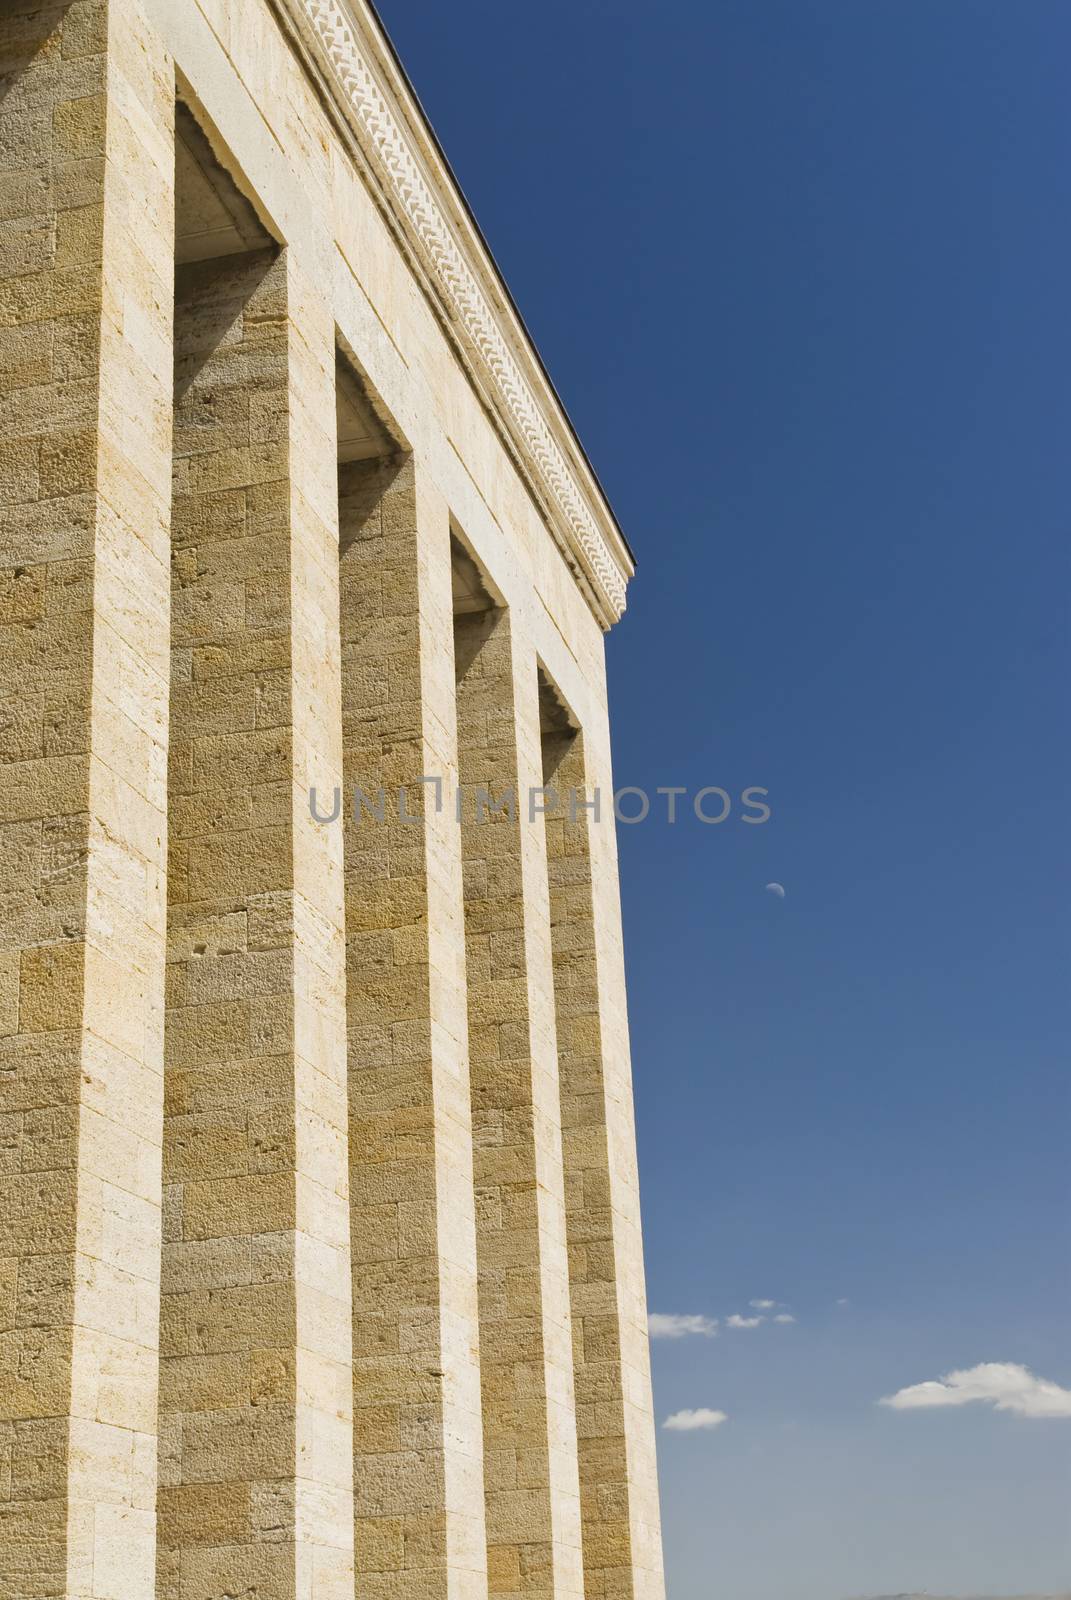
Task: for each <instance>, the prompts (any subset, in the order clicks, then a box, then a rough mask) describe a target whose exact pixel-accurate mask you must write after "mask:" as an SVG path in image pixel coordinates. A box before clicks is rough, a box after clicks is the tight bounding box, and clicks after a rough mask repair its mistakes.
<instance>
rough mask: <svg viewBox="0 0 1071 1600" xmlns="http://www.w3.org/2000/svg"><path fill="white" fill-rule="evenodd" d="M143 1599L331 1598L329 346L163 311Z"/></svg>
mask: <svg viewBox="0 0 1071 1600" xmlns="http://www.w3.org/2000/svg"><path fill="white" fill-rule="evenodd" d="M176 352H177V363H176V411H175V500H174V513H173V521H174V562H173V583H174V588H173V619H174V620H173V633H172V695H171V722H172V740H171V759H170V765H169V786H170V803H171V841H172V842H171V852H170V863H169V873H168V889H169V909H168V1013H167V1048H166V1091H167V1103H166V1109H167V1117H166V1125H165V1140H164V1181H165V1205H166V1224H165V1245H164V1265H163V1279H164V1281H163V1289H164V1293H163V1299H162V1330H161V1402H160V1404H161V1450H160V1477H161V1488H160V1564H159V1580H158V1583H159V1589H158V1592H159V1595H160V1596H161V1597H164V1596H166V1597H169V1600H170V1597H174V1600H202V1597H205V1596H217V1595H233V1594H240V1595H245V1594H247V1593H248V1594H253V1593H255V1594H257V1595H259V1596H262V1597H263V1600H289V1597H290V1596H300V1597H301V1600H310V1597H314V1600H348V1597H349V1596H350V1594H351V1593H352V1582H353V1579H352V1540H353V1507H352V1466H351V1449H352V1414H351V1386H350V1300H349V1237H348V1235H349V1198H348V1172H347V1166H348V1163H347V1157H346V1092H345V995H344V981H345V972H344V946H343V933H342V915H343V897H342V839H341V830H340V829H339V828H322V827H318V826H317V825H316V824H315V823H314V822H313V820H312V817H311V815H310V811H309V786H310V784H311V783H318V784H320V785H321V786H323V785H327V786H328V787H329V788H330V787H331V786H333V785H334V784H338V783H341V720H340V689H339V644H338V557H337V498H336V494H335V486H334V462H335V446H334V430H333V423H334V332H333V327H332V325H331V322H330V319H329V318H328V316H327V314H326V312H325V310H324V309H323V308H322V307H320V306H319V303H318V301H317V299H316V297H315V295H314V293H313V291H312V290H311V289H310V288H309V286H308V284H307V282H306V279H305V276H304V274H303V272H302V271H301V268H300V265H299V263H298V262H297V261H296V260H295V258H294V256H293V253H292V252H286V253H284V254H283V255H279V254H277V253H276V252H275V251H273V250H267V251H262V252H257V253H254V254H248V255H236V256H231V257H225V258H222V259H220V260H216V261H210V262H204V263H200V264H198V265H196V266H190V267H184V268H183V269H181V271H180V273H179V276H178V286H177V293H176Z"/></svg>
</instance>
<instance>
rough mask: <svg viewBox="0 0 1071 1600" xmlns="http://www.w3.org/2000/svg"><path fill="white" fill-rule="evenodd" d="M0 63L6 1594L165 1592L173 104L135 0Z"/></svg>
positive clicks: (8, 44) (21, 44)
mask: <svg viewBox="0 0 1071 1600" xmlns="http://www.w3.org/2000/svg"><path fill="white" fill-rule="evenodd" d="M15 11H18V12H19V13H20V14H18V15H14V14H13V13H14V12H15ZM0 70H2V71H3V73H4V74H5V76H6V77H7V79H8V81H7V82H6V83H5V85H4V91H5V92H4V95H3V99H2V102H0V167H2V179H0V193H2V204H3V213H2V214H3V217H4V249H3V255H2V258H0V367H2V371H3V381H2V393H0V439H2V443H0V569H2V570H0V694H2V696H3V715H2V716H0V725H2V728H3V733H2V735H0V738H2V745H0V860H2V866H0V897H2V898H0V923H2V926H0V941H2V952H0V1036H2V1038H0V1130H2V1131H0V1148H2V1165H0V1173H2V1174H3V1175H2V1177H0V1593H3V1594H5V1595H12V1596H14V1595H18V1596H20V1597H23V1596H26V1597H29V1596H37V1597H41V1600H44V1597H53V1596H60V1595H64V1596H68V1597H76V1596H77V1597H83V1596H84V1597H90V1596H94V1597H95V1596H100V1597H105V1596H114V1595H117V1594H120V1593H122V1594H123V1596H124V1597H127V1596H129V1597H130V1600H151V1596H152V1589H153V1570H154V1519H153V1504H154V1495H155V1458H156V1399H157V1393H156V1390H157V1385H156V1347H157V1303H158V1293H159V1272H160V1144H161V1127H162V1110H163V1099H162V1091H163V1079H162V1065H163V1063H162V1048H163V968H164V935H165V927H164V895H163V871H162V868H163V860H164V848H165V806H166V741H167V629H168V603H169V586H168V569H167V560H168V515H169V496H168V492H167V485H168V480H169V476H170V452H171V427H170V369H171V339H170V313H171V263H172V251H173V208H172V174H173V168H174V159H173V154H172V131H171V130H172V104H173V88H172V86H171V82H170V68H169V63H168V62H167V60H166V59H165V58H164V56H163V53H162V52H161V50H160V49H159V47H158V45H157V44H156V42H155V40H154V39H153V37H152V35H151V33H150V31H149V29H148V27H147V26H146V24H145V22H144V19H143V17H142V15H141V10H140V7H139V5H137V4H136V3H135V0H111V3H110V4H107V5H105V4H104V3H93V0H87V3H82V4H78V5H70V6H65V5H58V4H52V5H41V6H38V7H25V6H24V7H17V8H16V7H5V8H4V16H3V18H2V19H0Z"/></svg>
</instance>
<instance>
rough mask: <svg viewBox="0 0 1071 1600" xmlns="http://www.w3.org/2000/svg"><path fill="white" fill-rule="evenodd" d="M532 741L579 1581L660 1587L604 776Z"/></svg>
mask: <svg viewBox="0 0 1071 1600" xmlns="http://www.w3.org/2000/svg"><path fill="white" fill-rule="evenodd" d="M543 755H544V773H545V781H546V783H547V784H548V785H549V786H553V788H554V790H555V791H556V795H557V806H556V808H555V809H554V810H553V811H552V813H551V814H549V815H548V817H547V823H546V831H547V858H548V871H549V877H550V904H551V933H552V944H553V953H554V995H555V1009H556V1013H557V1032H558V1066H559V1073H560V1078H561V1103H562V1127H563V1139H564V1150H565V1197H566V1220H567V1225H568V1234H569V1272H570V1288H571V1299H572V1314H573V1351H574V1366H575V1375H576V1408H577V1431H578V1433H579V1440H580V1495H581V1508H582V1518H583V1530H584V1584H585V1589H584V1593H585V1595H586V1597H587V1600H662V1597H663V1596H664V1594H665V1583H664V1579H663V1576H662V1550H661V1536H660V1532H659V1512H658V1476H657V1467H656V1462H655V1441H654V1431H653V1424H652V1410H651V1376H650V1362H649V1354H648V1340H647V1308H646V1293H645V1289H644V1275H643V1249H642V1242H641V1237H640V1215H639V1187H638V1179H637V1171H636V1136H635V1129H634V1126H633V1120H632V1084H631V1078H630V1072H629V1055H628V1032H627V1024H626V1018H625V1010H624V976H623V968H622V964H621V939H620V910H619V898H618V885H617V869H616V850H615V843H614V825H613V811H612V785H611V783H610V779H609V767H608V764H607V766H606V779H605V782H603V783H602V784H591V783H590V782H589V781H588V775H587V773H586V771H585V758H584V737H583V735H582V734H581V733H579V732H575V731H566V732H551V733H548V734H546V735H545V736H544V742H543ZM596 788H598V789H599V798H598V801H597V802H595V800H594V790H595V789H596ZM549 798H550V797H549V796H548V800H549ZM593 803H597V804H598V807H599V810H598V815H597V816H596V813H595V812H594V811H592V810H591V809H590V806H591V805H592V804H593Z"/></svg>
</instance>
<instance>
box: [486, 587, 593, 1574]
mask: <svg viewBox="0 0 1071 1600" xmlns="http://www.w3.org/2000/svg"><path fill="white" fill-rule="evenodd" d="M455 653H456V658H457V659H456V670H457V683H458V690H457V709H458V749H459V764H460V780H461V783H460V791H459V794H460V800H461V806H462V824H461V838H462V850H463V860H464V874H465V959H466V975H467V983H468V1008H469V1055H470V1063H471V1067H470V1070H471V1076H472V1105H473V1140H474V1144H475V1180H476V1234H477V1254H478V1259H479V1299H480V1365H481V1382H482V1389H483V1426H484V1453H485V1461H486V1480H485V1499H486V1504H487V1542H488V1561H489V1569H490V1581H491V1588H492V1590H493V1592H494V1593H496V1594H501V1595H509V1596H519V1595H522V1594H523V1595H532V1596H536V1595H539V1596H548V1597H549V1596H564V1595H580V1594H582V1593H583V1578H582V1567H581V1557H580V1504H579V1492H580V1491H579V1480H578V1474H577V1436H576V1427H575V1409H574V1401H573V1373H572V1344H571V1339H572V1335H571V1326H570V1315H569V1283H568V1261H567V1254H566V1234H565V1204H564V1179H563V1170H562V1138H561V1115H560V1107H559V1091H558V1063H557V1055H556V1047H555V1033H554V1012H553V998H552V977H551V964H550V940H549V933H550V926H549V915H548V904H547V872H546V857H545V849H544V841H543V830H542V824H541V819H538V818H537V821H536V823H535V824H533V823H531V822H529V820H528V813H527V803H526V798H525V797H526V796H527V794H528V792H529V789H530V788H531V787H532V786H533V785H536V784H538V783H539V782H540V779H541V767H540V765H539V760H540V751H539V716H538V702H537V695H536V679H535V660H534V658H533V657H531V656H530V655H529V654H528V652H527V651H526V650H525V648H524V646H523V644H521V643H520V642H518V641H515V638H514V633H513V629H512V626H511V618H510V615H509V613H508V612H507V611H505V610H503V609H500V608H495V609H493V610H488V611H484V612H476V613H472V614H463V615H461V616H459V617H458V619H457V622H456V626H455ZM518 669H520V670H518ZM526 691H527V692H526ZM510 795H512V813H513V814H512V815H511V814H510V802H509V800H508V799H507V797H508V796H510ZM518 802H519V803H518ZM500 806H501V809H500Z"/></svg>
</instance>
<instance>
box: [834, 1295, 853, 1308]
mask: <svg viewBox="0 0 1071 1600" xmlns="http://www.w3.org/2000/svg"><path fill="white" fill-rule="evenodd" d="M837 1304H838V1305H839V1306H850V1305H851V1301H850V1300H849V1299H848V1296H847V1295H843V1296H842V1297H841V1299H839V1300H838V1301H837Z"/></svg>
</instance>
